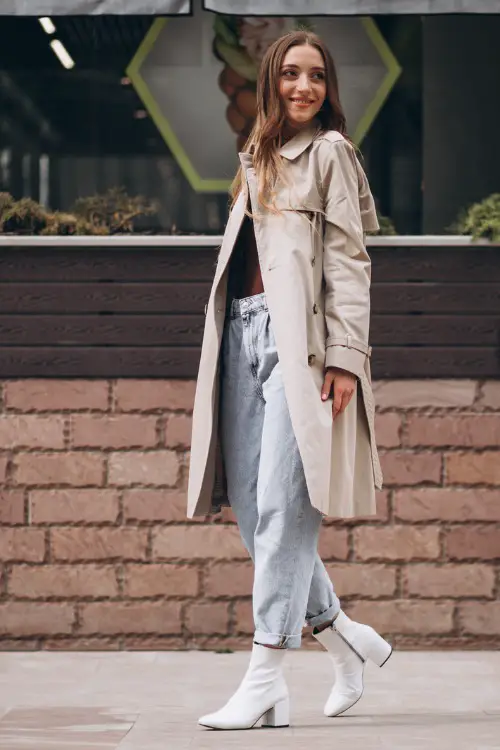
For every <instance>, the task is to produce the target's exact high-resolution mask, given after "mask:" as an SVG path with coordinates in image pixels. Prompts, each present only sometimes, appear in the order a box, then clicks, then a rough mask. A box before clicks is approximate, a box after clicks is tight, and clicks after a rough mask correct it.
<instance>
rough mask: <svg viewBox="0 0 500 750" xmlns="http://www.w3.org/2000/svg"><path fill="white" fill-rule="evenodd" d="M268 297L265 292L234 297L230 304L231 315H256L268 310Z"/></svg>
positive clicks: (231, 316)
mask: <svg viewBox="0 0 500 750" xmlns="http://www.w3.org/2000/svg"><path fill="white" fill-rule="evenodd" d="M268 311H269V308H268V306H267V299H266V295H265V293H264V292H262V293H261V294H254V295H253V296H252V297H243V298H242V299H233V301H232V302H231V304H230V306H229V317H230V318H231V319H234V318H240V317H241V316H242V315H255V314H256V313H260V312H268Z"/></svg>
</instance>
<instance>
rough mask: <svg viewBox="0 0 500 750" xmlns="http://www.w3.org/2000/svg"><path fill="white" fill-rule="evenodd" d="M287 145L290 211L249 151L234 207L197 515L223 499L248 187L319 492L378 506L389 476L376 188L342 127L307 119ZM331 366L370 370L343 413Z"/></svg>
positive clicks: (345, 507) (216, 303)
mask: <svg viewBox="0 0 500 750" xmlns="http://www.w3.org/2000/svg"><path fill="white" fill-rule="evenodd" d="M281 155H282V157H283V161H284V169H285V179H284V180H283V181H282V182H280V185H279V188H278V190H277V197H276V207H277V208H278V209H279V210H280V212H281V213H280V214H279V215H278V214H276V213H273V212H271V211H268V210H265V209H262V208H259V205H258V202H257V179H256V175H255V171H254V169H253V168H252V158H251V155H249V154H244V153H242V154H240V160H241V163H242V166H243V170H244V174H245V177H246V179H245V182H244V189H243V191H242V192H241V193H240V195H239V198H238V200H237V202H236V204H235V205H234V207H233V210H232V211H231V213H230V216H229V220H228V223H227V226H226V231H225V234H224V239H223V242H222V246H221V249H220V253H219V259H218V264H217V269H216V272H215V278H214V282H213V286H212V291H211V294H210V298H209V301H208V305H207V308H206V322H205V332H204V337H203V346H202V352H201V360H200V368H199V374H198V383H197V389H196V397H195V405H194V414H193V432H192V443H191V462H190V463H191V465H190V473H189V487H188V509H187V513H188V517H190V518H191V517H193V516H195V515H204V514H206V513H208V512H210V511H211V510H215V508H216V507H217V506H220V504H221V496H220V495H218V493H219V492H220V489H221V485H220V482H219V479H220V477H218V479H217V480H216V466H219V467H220V461H219V460H218V452H219V447H218V416H219V414H218V412H219V351H220V346H221V340H222V335H223V330H224V318H225V308H226V292H227V277H228V265H229V260H230V258H231V253H232V251H233V248H234V246H235V242H236V239H237V236H238V233H239V230H240V227H241V224H242V222H243V219H244V214H245V205H246V203H247V200H248V198H250V203H251V208H252V214H253V215H254V217H255V220H254V226H255V234H256V241H257V250H258V254H259V260H260V267H261V271H262V277H263V283H264V289H265V292H266V296H267V302H268V306H269V313H270V316H271V321H272V325H273V331H274V335H275V340H276V346H277V350H278V356H279V359H280V362H281V364H282V372H283V380H284V387H285V393H286V397H287V401H288V408H289V411H290V416H291V421H292V425H293V429H294V432H295V437H296V440H297V444H298V447H299V450H300V454H301V457H302V462H303V465H304V472H305V477H306V482H307V487H308V490H309V496H310V500H311V502H312V504H313V506H314V507H315V508H317V509H318V510H319V511H321V513H323V514H324V515H328V516H333V517H338V518H351V517H355V516H360V515H362V516H365V515H372V514H374V513H375V488H376V487H377V488H380V487H381V486H382V473H381V469H380V463H379V458H378V454H377V447H376V443H375V431H374V400H373V393H372V388H371V377H370V365H369V357H370V354H371V348H370V346H369V344H368V330H369V317H370V296H369V288H370V270H371V267H370V258H369V256H368V254H367V252H366V249H365V243H364V232H366V231H370V230H375V229H377V228H378V223H377V216H376V211H375V207H374V203H373V198H372V195H371V193H370V189H369V187H368V182H367V179H366V176H365V174H364V172H363V170H362V168H361V165H360V164H359V161H358V159H357V157H356V155H355V151H354V149H353V147H352V146H351V145H350V144H349V143H348V142H347V141H346V140H345V139H344V138H343V136H342V135H340V134H339V133H337V132H336V131H328V132H322V133H321V132H318V131H317V130H315V129H313V128H312V127H311V128H310V129H307V130H303V131H301V132H300V133H299V134H298V135H296V136H295V137H294V138H292V139H291V140H290V141H288V142H287V143H286V144H285V145H284V146H283V147H282V148H281ZM325 366H337V367H341V368H343V369H345V370H348V371H350V372H352V373H354V374H355V375H356V376H357V377H358V387H357V398H353V399H352V400H351V402H350V404H349V405H348V406H347V408H346V409H345V411H344V413H342V414H341V415H339V416H337V418H336V419H335V421H333V420H332V402H331V400H329V401H327V402H322V401H321V398H320V392H321V386H322V383H323V377H324V371H325ZM218 473H220V472H218ZM222 504H224V501H223V500H222Z"/></svg>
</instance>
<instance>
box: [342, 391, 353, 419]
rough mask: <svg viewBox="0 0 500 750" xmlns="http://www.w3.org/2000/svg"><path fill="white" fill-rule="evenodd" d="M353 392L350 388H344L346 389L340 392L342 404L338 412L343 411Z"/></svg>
mask: <svg viewBox="0 0 500 750" xmlns="http://www.w3.org/2000/svg"><path fill="white" fill-rule="evenodd" d="M353 393H354V391H351V390H349V389H347V388H346V390H345V391H344V393H343V394H342V405H341V407H340V411H339V414H342V412H343V411H345V409H346V407H347V405H348V404H349V402H350V400H351V398H352V395H353Z"/></svg>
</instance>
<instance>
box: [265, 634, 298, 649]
mask: <svg viewBox="0 0 500 750" xmlns="http://www.w3.org/2000/svg"><path fill="white" fill-rule="evenodd" d="M253 639H254V642H255V643H258V644H259V645H260V646H279V647H280V648H300V644H301V640H302V634H301V633H298V634H296V635H285V634H283V635H278V634H277V633H264V631H263V630H256V631H255V635H254V638H253Z"/></svg>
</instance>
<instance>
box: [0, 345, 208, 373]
mask: <svg viewBox="0 0 500 750" xmlns="http://www.w3.org/2000/svg"><path fill="white" fill-rule="evenodd" d="M199 361H200V349H199V348H198V347H151V348H147V347H145V348H141V349H139V348H137V347H102V348H99V347H94V346H89V347H82V348H75V349H72V348H69V347H68V348H66V347H39V348H35V347H29V348H25V347H21V346H19V347H2V349H1V357H0V378H18V377H22V378H80V377H83V378H117V377H119V378H193V377H196V375H197V372H198V365H199Z"/></svg>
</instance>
